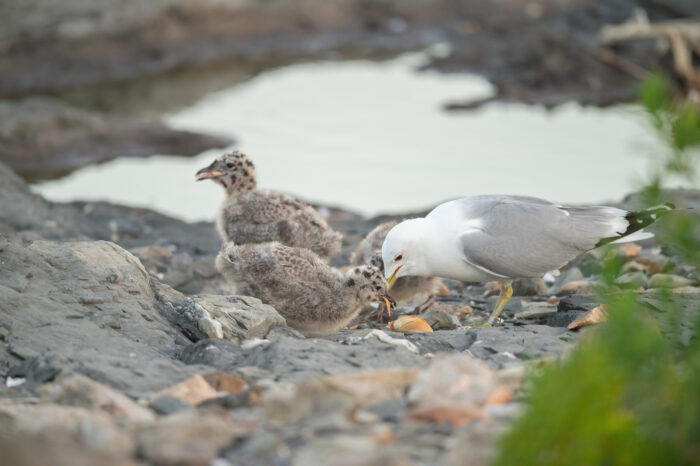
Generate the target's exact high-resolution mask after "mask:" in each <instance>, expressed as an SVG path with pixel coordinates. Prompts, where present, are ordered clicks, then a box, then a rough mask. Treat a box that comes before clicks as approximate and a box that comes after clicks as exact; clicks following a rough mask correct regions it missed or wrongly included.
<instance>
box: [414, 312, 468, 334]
mask: <svg viewBox="0 0 700 466" xmlns="http://www.w3.org/2000/svg"><path fill="white" fill-rule="evenodd" d="M422 317H423V319H425V321H426V322H427V323H428V325H430V326H431V327H432V328H433V329H435V330H452V329H455V328H457V327H459V325H460V323H459V318H457V316H456V315H454V314H452V313H450V312H447V311H445V310H443V309H432V310H430V311H428V312H426V313H425V314H422Z"/></svg>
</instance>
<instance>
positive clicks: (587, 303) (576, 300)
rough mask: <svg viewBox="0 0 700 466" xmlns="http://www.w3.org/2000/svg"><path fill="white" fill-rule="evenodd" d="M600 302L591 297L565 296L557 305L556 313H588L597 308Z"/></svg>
mask: <svg viewBox="0 0 700 466" xmlns="http://www.w3.org/2000/svg"><path fill="white" fill-rule="evenodd" d="M599 304H600V301H599V300H598V299H597V298H596V297H593V296H587V295H575V296H567V297H566V298H564V299H562V300H561V301H559V302H558V303H557V312H567V311H584V312H585V311H590V310H591V309H593V308H594V307H596V306H598V305H599Z"/></svg>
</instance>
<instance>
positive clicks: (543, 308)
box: [514, 301, 557, 322]
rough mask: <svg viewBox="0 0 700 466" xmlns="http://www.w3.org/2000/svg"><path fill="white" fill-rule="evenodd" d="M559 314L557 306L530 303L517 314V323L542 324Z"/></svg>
mask: <svg viewBox="0 0 700 466" xmlns="http://www.w3.org/2000/svg"><path fill="white" fill-rule="evenodd" d="M556 312H557V305H556V304H549V303H547V302H537V301H536V302H529V303H525V304H524V305H523V309H522V310H521V311H520V312H518V313H516V314H515V316H514V317H515V320H516V321H522V320H529V321H537V322H541V321H544V320H546V319H547V318H549V317H550V316H551V315H552V314H554V313H556Z"/></svg>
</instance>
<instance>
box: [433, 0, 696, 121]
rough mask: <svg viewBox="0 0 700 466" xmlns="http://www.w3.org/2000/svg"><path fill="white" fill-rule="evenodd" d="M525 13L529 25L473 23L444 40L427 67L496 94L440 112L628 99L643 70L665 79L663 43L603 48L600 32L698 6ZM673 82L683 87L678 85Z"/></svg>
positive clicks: (649, 3)
mask: <svg viewBox="0 0 700 466" xmlns="http://www.w3.org/2000/svg"><path fill="white" fill-rule="evenodd" d="M533 6H536V4H533ZM530 11H531V13H533V14H532V15H531V16H530V18H529V20H524V21H515V22H511V23H509V24H500V23H498V22H494V21H493V20H492V21H488V20H478V19H477V20H474V21H472V22H470V23H469V27H468V28H467V30H465V31H464V33H463V34H455V35H451V36H450V40H449V41H450V44H451V45H452V47H453V50H452V53H451V54H450V55H449V56H446V57H443V58H436V59H434V60H433V62H432V63H431V64H430V65H429V68H431V69H437V70H440V71H444V72H471V73H477V74H480V75H483V76H484V77H486V78H487V79H488V80H490V81H491V82H492V83H493V84H494V85H495V86H496V89H497V93H496V96H495V97H493V98H489V99H487V100H482V101H462V102H460V101H458V100H455V101H454V102H449V103H447V104H446V108H447V109H449V110H468V109H473V108H476V107H478V106H480V105H483V104H484V103H488V102H491V101H494V100H500V101H511V102H521V103H526V104H535V105H544V106H546V107H555V106H557V105H561V104H563V103H566V102H570V101H574V102H580V103H583V104H588V105H596V106H606V105H611V104H614V103H618V102H625V101H631V100H635V99H636V98H637V92H638V90H637V86H638V85H639V82H640V81H641V80H642V79H643V78H644V77H645V75H646V74H647V73H649V72H659V71H662V72H666V73H667V74H669V75H672V74H673V69H674V64H673V57H672V52H671V46H670V42H669V40H668V39H667V38H663V37H660V38H643V37H642V38H638V39H635V40H627V41H620V42H615V43H606V42H605V40H604V39H603V37H602V36H601V31H602V29H603V28H604V27H605V26H610V25H617V24H622V23H626V22H652V23H653V22H657V21H668V20H677V19H684V18H700V7H699V6H698V5H697V4H696V3H695V2H691V1H687V0H678V1H676V0H673V1H668V2H660V1H654V0H615V1H591V2H585V3H584V2H582V3H580V4H579V5H573V6H571V8H568V9H566V10H565V11H560V12H555V13H554V14H550V13H547V12H545V11H541V10H540V9H539V8H534V7H533V8H532V9H531V10H530ZM691 60H692V58H691ZM677 84H678V86H679V88H681V89H682V88H684V83H682V82H681V81H678V83H677Z"/></svg>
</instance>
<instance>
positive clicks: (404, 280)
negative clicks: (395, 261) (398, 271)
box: [350, 220, 445, 313]
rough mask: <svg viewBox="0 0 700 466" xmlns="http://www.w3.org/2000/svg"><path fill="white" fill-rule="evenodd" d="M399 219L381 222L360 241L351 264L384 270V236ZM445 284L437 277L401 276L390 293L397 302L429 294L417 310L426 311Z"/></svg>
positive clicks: (351, 257)
mask: <svg viewBox="0 0 700 466" xmlns="http://www.w3.org/2000/svg"><path fill="white" fill-rule="evenodd" d="M398 223H399V222H398V221H397V220H393V221H389V222H384V223H380V224H379V225H377V226H376V227H375V228H374V229H373V230H372V231H370V232H369V233H368V234H367V236H366V237H365V238H364V239H363V240H362V241H360V244H358V245H357V247H356V248H355V251H354V252H353V253H352V255H351V256H350V265H361V264H367V265H372V266H374V267H377V268H378V269H379V270H381V271H382V272H383V271H384V261H382V244H383V243H384V238H386V235H387V234H388V233H389V230H391V229H392V228H393V227H394V226H396V225H397V224H398ZM444 288H445V285H444V284H443V283H442V280H440V279H439V278H437V277H410V276H407V277H401V278H399V279H397V280H396V282H395V283H394V285H393V286H392V287H391V289H390V290H389V295H390V296H391V297H392V298H394V299H395V300H396V302H397V303H399V304H403V303H406V302H407V301H409V300H411V299H412V298H414V297H416V296H420V295H423V296H425V295H427V299H426V301H425V302H424V303H423V304H421V305H420V306H417V307H416V312H417V313H421V312H424V311H426V310H427V309H429V308H430V306H432V305H433V303H434V302H435V298H436V295H438V294H440V293H441V292H442V291H443V289H444Z"/></svg>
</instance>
